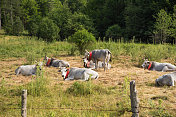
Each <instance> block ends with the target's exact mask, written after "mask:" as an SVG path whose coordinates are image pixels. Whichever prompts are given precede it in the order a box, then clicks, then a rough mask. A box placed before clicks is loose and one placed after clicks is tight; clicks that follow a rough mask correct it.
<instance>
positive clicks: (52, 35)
mask: <svg viewBox="0 0 176 117" xmlns="http://www.w3.org/2000/svg"><path fill="white" fill-rule="evenodd" d="M59 31H60V29H59V28H58V27H57V25H56V24H55V23H54V22H53V21H52V20H51V19H49V18H47V17H46V18H43V19H42V21H41V23H40V26H39V37H41V38H43V39H44V40H45V41H48V42H52V41H53V40H55V39H58V38H59V35H58V34H59Z"/></svg>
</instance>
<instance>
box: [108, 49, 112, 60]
mask: <svg viewBox="0 0 176 117" xmlns="http://www.w3.org/2000/svg"><path fill="white" fill-rule="evenodd" d="M108 54H110V59H109V61H112V53H111V52H110V51H109V50H108Z"/></svg>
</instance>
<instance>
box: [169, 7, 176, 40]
mask: <svg viewBox="0 0 176 117" xmlns="http://www.w3.org/2000/svg"><path fill="white" fill-rule="evenodd" d="M170 36H171V37H173V38H174V39H175V43H176V5H175V6H174V13H173V17H172V25H171V27H170Z"/></svg>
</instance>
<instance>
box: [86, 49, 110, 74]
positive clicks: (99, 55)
mask: <svg viewBox="0 0 176 117" xmlns="http://www.w3.org/2000/svg"><path fill="white" fill-rule="evenodd" d="M85 58H86V59H87V60H88V61H91V60H92V61H93V62H94V63H95V68H96V69H97V68H98V61H102V62H103V65H104V71H105V67H107V66H108V63H109V61H111V52H110V51H109V50H108V49H100V50H93V51H91V52H88V51H87V50H86V53H85V56H84V59H85Z"/></svg>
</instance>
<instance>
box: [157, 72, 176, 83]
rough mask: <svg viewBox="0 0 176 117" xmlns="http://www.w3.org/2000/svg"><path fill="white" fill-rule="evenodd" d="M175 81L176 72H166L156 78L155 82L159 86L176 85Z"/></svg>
mask: <svg viewBox="0 0 176 117" xmlns="http://www.w3.org/2000/svg"><path fill="white" fill-rule="evenodd" d="M174 82H176V72H172V73H169V74H165V75H163V76H160V77H159V78H157V79H156V81H155V83H156V85H157V86H164V85H167V86H175V85H174Z"/></svg>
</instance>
